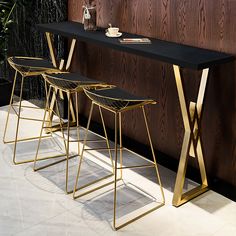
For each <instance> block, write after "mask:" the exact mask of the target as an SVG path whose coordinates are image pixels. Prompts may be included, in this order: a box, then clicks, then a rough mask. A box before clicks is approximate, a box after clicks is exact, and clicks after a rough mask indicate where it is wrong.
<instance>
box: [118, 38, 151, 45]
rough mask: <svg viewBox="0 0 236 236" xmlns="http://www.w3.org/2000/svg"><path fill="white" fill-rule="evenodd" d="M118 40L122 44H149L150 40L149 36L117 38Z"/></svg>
mask: <svg viewBox="0 0 236 236" xmlns="http://www.w3.org/2000/svg"><path fill="white" fill-rule="evenodd" d="M119 42H120V43H123V44H150V43H151V40H150V39H149V38H122V39H119Z"/></svg>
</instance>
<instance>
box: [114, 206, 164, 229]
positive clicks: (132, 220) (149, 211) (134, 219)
mask: <svg viewBox="0 0 236 236" xmlns="http://www.w3.org/2000/svg"><path fill="white" fill-rule="evenodd" d="M156 204H158V203H156ZM164 205H165V203H159V204H158V205H157V206H155V207H152V208H151V209H149V210H148V211H145V212H144V213H142V214H140V215H138V216H136V217H134V218H132V219H131V220H128V221H126V222H125V223H123V224H120V225H118V226H115V228H114V229H115V230H119V229H121V228H123V227H125V226H127V225H128V224H130V223H132V222H134V221H136V220H138V219H140V218H142V217H144V216H145V215H148V214H149V213H151V212H153V211H155V210H157V209H159V208H160V207H162V206H164Z"/></svg>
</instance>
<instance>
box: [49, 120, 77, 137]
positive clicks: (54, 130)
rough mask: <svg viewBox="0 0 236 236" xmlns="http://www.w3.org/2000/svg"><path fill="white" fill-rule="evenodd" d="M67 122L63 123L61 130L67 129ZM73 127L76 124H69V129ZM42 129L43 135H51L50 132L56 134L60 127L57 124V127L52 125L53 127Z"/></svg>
mask: <svg viewBox="0 0 236 236" xmlns="http://www.w3.org/2000/svg"><path fill="white" fill-rule="evenodd" d="M45 122H48V121H45ZM67 123H68V122H65V123H63V129H64V128H65V129H67V125H68V124H67ZM74 125H76V123H75V122H71V123H70V127H71V126H74ZM44 129H45V133H47V134H48V133H51V132H56V131H61V127H60V124H58V125H53V126H51V127H44Z"/></svg>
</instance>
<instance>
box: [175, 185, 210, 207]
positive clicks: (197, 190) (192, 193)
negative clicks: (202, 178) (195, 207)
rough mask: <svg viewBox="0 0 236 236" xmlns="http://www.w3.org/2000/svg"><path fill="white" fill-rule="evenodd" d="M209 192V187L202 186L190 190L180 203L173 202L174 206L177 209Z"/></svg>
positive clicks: (184, 194)
mask: <svg viewBox="0 0 236 236" xmlns="http://www.w3.org/2000/svg"><path fill="white" fill-rule="evenodd" d="M208 190H209V188H208V186H206V185H200V186H198V187H196V188H194V189H191V190H189V191H188V192H185V193H183V195H182V197H181V200H180V201H178V202H177V201H173V202H172V204H173V206H175V207H179V206H181V205H183V204H184V203H186V202H188V201H189V200H191V199H193V198H195V197H197V196H199V195H201V194H203V193H205V192H207V191H208Z"/></svg>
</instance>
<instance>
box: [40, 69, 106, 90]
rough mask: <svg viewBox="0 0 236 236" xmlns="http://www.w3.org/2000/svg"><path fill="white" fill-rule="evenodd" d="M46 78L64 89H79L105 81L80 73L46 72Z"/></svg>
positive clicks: (53, 84)
mask: <svg viewBox="0 0 236 236" xmlns="http://www.w3.org/2000/svg"><path fill="white" fill-rule="evenodd" d="M44 78H45V79H46V80H47V81H48V82H49V83H50V84H51V85H52V86H56V87H58V88H59V89H62V90H67V91H68V90H78V89H79V88H81V89H83V87H90V86H96V85H102V84H104V82H101V81H98V80H94V79H89V78H87V77H85V76H83V75H81V74H80V73H52V74H51V73H50V74H48V73H45V74H44Z"/></svg>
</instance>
